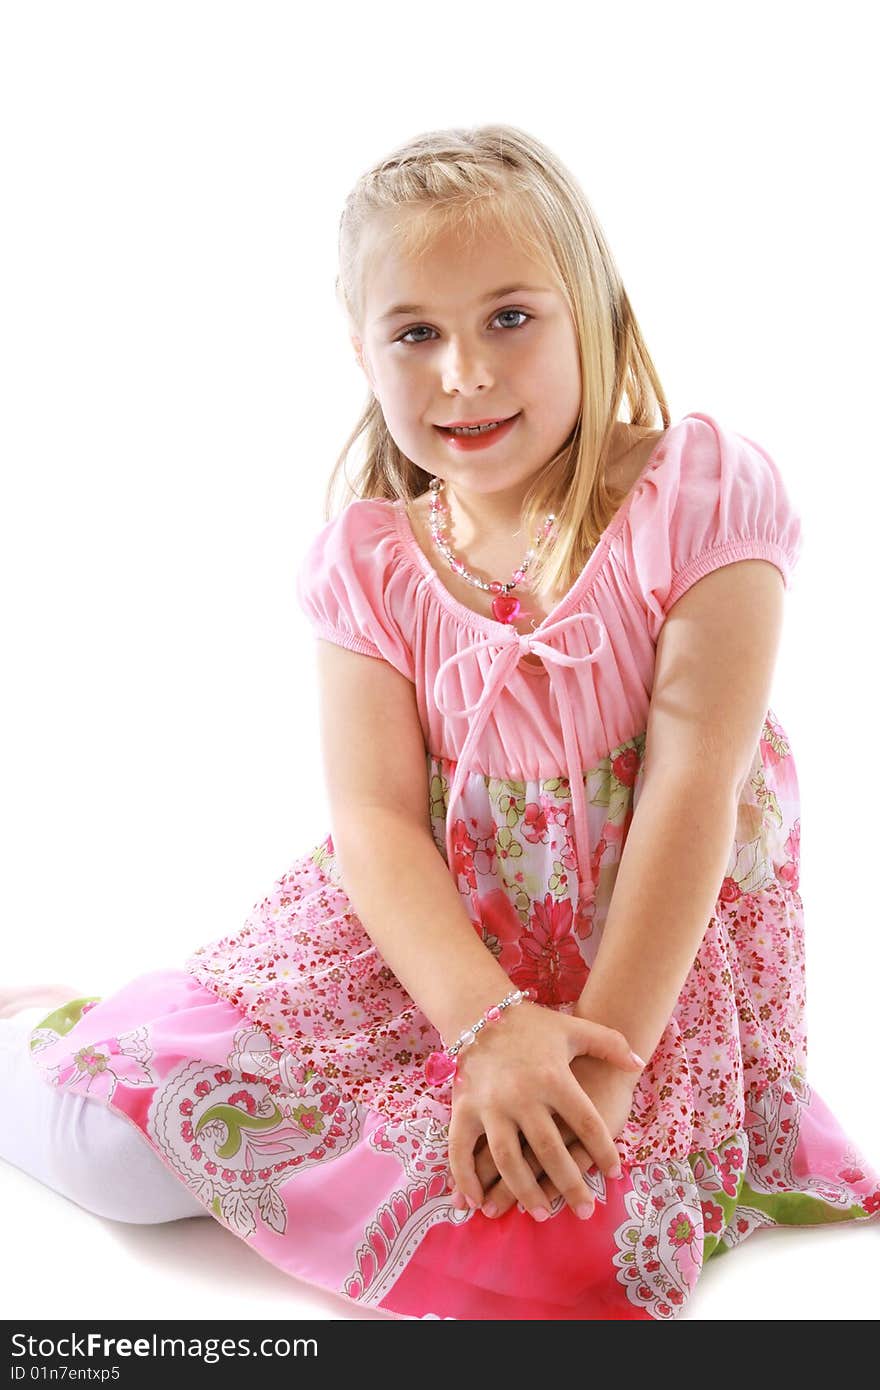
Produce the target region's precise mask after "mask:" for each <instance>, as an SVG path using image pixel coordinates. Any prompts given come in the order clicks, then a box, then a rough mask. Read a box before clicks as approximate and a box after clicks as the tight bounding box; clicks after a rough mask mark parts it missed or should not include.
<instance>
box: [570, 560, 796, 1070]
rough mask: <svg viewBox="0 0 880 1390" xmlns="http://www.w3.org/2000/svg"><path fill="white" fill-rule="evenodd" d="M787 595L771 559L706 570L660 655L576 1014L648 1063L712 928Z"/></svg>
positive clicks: (674, 618) (667, 629) (682, 604)
mask: <svg viewBox="0 0 880 1390" xmlns="http://www.w3.org/2000/svg"><path fill="white" fill-rule="evenodd" d="M783 600H784V585H783V580H782V575H781V574H780V572H779V570H778V569H777V568H776V567H775V566H773V565H772V564H770V562H769V561H765V560H751V559H750V560H740V561H737V562H735V563H733V564H728V565H724V566H722V567H721V568H720V569H716V570H713V571H711V572H710V573H709V574H707V575H705V576H704V577H703V578H702V579H700V580H698V581H697V582H696V583H695V584H693V585H692V586H691V588H690V589H688V590H687V591H686V592H685V593H684V594H683V595H682V596H681V598H680V599H678V601H677V602H676V603H675V604H673V606H672V608H671V610H670V612H669V614H668V616H667V618H666V621H665V623H664V625H663V628H662V629H661V632H660V638H659V640H658V643H657V657H656V664H655V672H654V686H653V690H652V695H651V707H650V711H649V717H648V730H647V736H646V762H645V769H644V781H643V785H642V792H641V796H640V798H639V802H638V805H637V808H636V812H635V814H634V816H633V819H632V823H631V825H630V828H629V833H628V836H627V840H626V845H625V847H624V852H623V856H622V858H621V862H620V868H619V870H618V874H617V880H616V883H615V886H614V892H613V894H612V900H611V905H610V907H609V910H608V917H607V920H606V922H605V927H604V931H603V936H602V942H601V945H600V947H599V950H598V953H597V956H596V960H595V962H594V965H593V969H592V971H591V973H590V976H589V979H588V980H587V984H586V986H585V988H584V991H583V993H582V994H581V997H580V999H579V1000H578V1003H577V1005H576V1007H575V1013H576V1014H578V1015H579V1016H581V1017H584V1018H586V1017H589V1018H591V1019H594V1020H595V1021H596V1022H598V1023H603V1024H605V1025H606V1026H607V1027H611V1028H619V1029H620V1031H621V1032H622V1033H623V1034H624V1036H625V1037H626V1038H627V1039H628V1041H629V1043H630V1045H631V1046H632V1047H634V1048H635V1049H636V1051H637V1052H639V1053H641V1055H642V1056H643V1057H650V1056H651V1055H652V1053H653V1052H654V1050H655V1048H656V1046H657V1043H658V1042H659V1040H660V1037H661V1035H662V1033H663V1030H664V1028H665V1027H666V1024H667V1023H668V1021H669V1018H670V1017H671V1015H672V1011H673V1009H674V1007H675V1002H676V1000H677V998H678V995H679V993H680V991H681V989H682V987H683V985H684V982H685V979H686V978H687V975H688V972H689V970H690V968H691V966H692V964H693V961H694V957H695V956H696V953H697V951H698V949H699V945H700V942H701V940H702V938H703V935H704V933H705V931H706V928H707V926H708V924H709V920H710V918H711V915H712V910H713V907H714V905H715V902H716V900H717V896H718V892H719V890H720V887H721V882H722V878H723V875H724V870H725V868H726V866H727V862H728V859H729V856H730V852H731V848H732V844H733V839H734V835H735V830H736V816H737V804H738V801H739V794H740V791H741V788H742V785H743V783H744V781H745V778H746V776H747V775H748V771H749V768H750V766H751V764H752V760H753V758H754V754H755V749H756V747H757V743H758V739H759V737H760V733H761V729H762V727H763V722H764V718H765V715H766V711H767V704H768V701H769V697H770V688H771V683H772V677H773V670H774V666H775V661H776V654H777V650H778V645H779V639H780V634H781V630H782V618H783Z"/></svg>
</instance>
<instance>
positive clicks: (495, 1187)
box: [453, 1056, 639, 1217]
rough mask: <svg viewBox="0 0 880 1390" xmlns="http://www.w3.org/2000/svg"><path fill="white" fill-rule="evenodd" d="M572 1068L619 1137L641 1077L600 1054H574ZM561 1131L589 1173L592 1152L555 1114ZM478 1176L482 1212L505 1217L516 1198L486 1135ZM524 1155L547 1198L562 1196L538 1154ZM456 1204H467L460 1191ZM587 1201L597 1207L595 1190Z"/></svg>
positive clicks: (580, 1165) (587, 1195)
mask: <svg viewBox="0 0 880 1390" xmlns="http://www.w3.org/2000/svg"><path fill="white" fill-rule="evenodd" d="M571 1070H572V1072H573V1073H574V1075H575V1078H576V1079H577V1081H578V1083H579V1084H580V1085H581V1086H582V1087H583V1089H584V1090H585V1091H586V1092H587V1094H588V1095H589V1097H590V1099H591V1100H592V1102H593V1104H594V1105H595V1106H596V1109H597V1110H598V1112H599V1114H600V1116H601V1118H602V1119H603V1120H604V1122H605V1124H606V1126H607V1128H608V1131H609V1133H610V1134H611V1135H613V1137H614V1138H615V1139H617V1138H618V1137H619V1136H620V1134H621V1133H622V1131H623V1127H624V1125H625V1124H626V1122H627V1120H628V1118H629V1115H630V1111H631V1109H632V1098H633V1093H634V1092H635V1089H636V1086H637V1085H638V1082H639V1078H638V1077H633V1076H631V1075H628V1074H627V1073H625V1072H621V1071H619V1070H618V1069H617V1068H615V1067H612V1066H609V1065H608V1064H607V1063H606V1062H604V1061H602V1059H601V1058H597V1057H589V1056H587V1057H583V1056H578V1057H575V1058H574V1059H573V1061H572V1063H571ZM554 1118H555V1120H556V1123H557V1125H558V1127H559V1130H560V1137H561V1138H562V1141H563V1143H564V1144H565V1145H566V1148H567V1149H568V1151H569V1153H570V1154H571V1157H572V1159H573V1161H574V1162H575V1163H576V1164H577V1167H578V1170H579V1171H580V1172H581V1173H587V1172H589V1171H590V1170H591V1169H593V1168H595V1166H596V1165H595V1163H594V1160H593V1158H592V1155H591V1154H590V1153H589V1151H588V1150H587V1149H585V1148H584V1146H583V1144H582V1143H581V1142H580V1140H579V1139H578V1136H577V1135H576V1134H575V1133H574V1131H573V1130H572V1129H571V1126H570V1125H568V1124H566V1122H565V1121H564V1120H562V1119H560V1118H559V1117H558V1116H555V1117H554ZM477 1148H478V1153H477V1161H476V1168H477V1176H478V1177H479V1179H480V1182H481V1184H482V1186H483V1190H484V1194H485V1195H484V1202H483V1211H484V1212H485V1211H486V1207H487V1206H489V1205H490V1204H491V1205H492V1206H494V1208H495V1211H494V1212H490V1213H487V1214H488V1215H492V1216H495V1217H498V1216H503V1215H504V1214H505V1212H506V1211H508V1210H509V1208H510V1207H511V1206H512V1205H513V1203H514V1201H515V1200H516V1199H515V1197H514V1196H513V1193H512V1192H511V1191H510V1189H509V1187H508V1186H507V1184H506V1183H505V1182H504V1179H503V1178H501V1177H500V1175H499V1173H498V1169H497V1167H496V1165H495V1162H494V1159H493V1158H492V1151H491V1149H490V1148H489V1146H488V1144H487V1143H486V1142H485V1135H484V1136H483V1138H482V1140H481V1141H480V1143H479V1144H478V1146H477ZM523 1157H524V1158H525V1160H526V1162H527V1163H528V1164H529V1167H530V1168H531V1169H532V1172H533V1173H534V1174H535V1177H536V1178H537V1179H538V1180H539V1181H538V1186H539V1187H540V1189H541V1191H542V1192H543V1193H544V1195H545V1197H546V1198H547V1199H548V1201H553V1200H554V1198H556V1197H558V1196H559V1190H558V1188H557V1187H556V1184H555V1183H554V1182H552V1181H551V1179H550V1178H548V1177H547V1176H546V1174H543V1170H542V1168H541V1164H540V1162H539V1160H538V1159H537V1158H536V1157H535V1155H534V1153H533V1151H532V1149H531V1148H530V1147H529V1146H528V1145H526V1146H525V1147H524V1148H523ZM453 1200H454V1204H455V1205H456V1206H462V1207H463V1206H464V1205H465V1202H464V1198H462V1197H461V1195H460V1194H453ZM583 1200H584V1202H586V1203H587V1204H588V1205H589V1206H590V1207H591V1209H592V1208H594V1206H595V1201H594V1197H593V1194H592V1192H591V1191H590V1189H589V1188H587V1187H585V1188H584V1198H583Z"/></svg>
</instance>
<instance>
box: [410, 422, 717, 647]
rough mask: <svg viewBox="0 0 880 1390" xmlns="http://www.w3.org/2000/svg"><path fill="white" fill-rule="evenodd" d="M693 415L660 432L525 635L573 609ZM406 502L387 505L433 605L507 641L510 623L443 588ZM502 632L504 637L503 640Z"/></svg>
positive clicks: (468, 625)
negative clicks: (569, 579)
mask: <svg viewBox="0 0 880 1390" xmlns="http://www.w3.org/2000/svg"><path fill="white" fill-rule="evenodd" d="M694 414H695V412H691V413H689V414H688V415H683V416H682V418H681V420H679V421H678V422H677V423H676V424H675V425H670V427H669V429H667V430H664V431H663V434H661V436H660V438H659V439H658V440H657V442H656V444H655V445H654V448H653V449H652V450H651V452H650V454H649V455H648V460H647V463H646V464H645V466H644V468H643V469H642V471H641V472H640V473H639V475H638V477H637V478H636V481H635V482H634V483H633V485H632V487H631V488H630V490H629V492H628V493H627V494H626V496H625V497H624V499H623V501H622V502H621V503H620V506H619V507H618V508H617V511H616V512H615V513H614V516H613V517H612V518H611V520H610V522H609V523H608V525H607V526H606V527H605V530H604V531H603V532H602V534H601V536H600V537H599V539H598V541H597V543H596V545H595V547H594V548H593V550H592V551H591V553H590V555H589V557H588V559H587V562H586V564H585V565H584V567H583V569H582V570H581V572H580V574H579V575H578V576H577V578H576V579H575V580H574V583H573V584H572V585H571V586H570V588H569V589H568V591H567V593H565V594H563V596H562V598H561V599H560V600H559V602H558V603H557V604H555V605H554V607H553V608H551V609H550V612H549V613H547V614H546V616H545V617H543V618H542V619H541V621H540V623H538V624H537V625H536V626H535V627H534V628H532V630H531V631H530V632H529V634H528V636H530V637H531V636H536V637H537V636H539V635H540V633H541V632H542V631H543V629H544V628H546V627H549V626H550V625H551V623H555V622H558V620H559V619H560V618H562V617H565V615H566V614H567V613H568V611H569V609H571V608H573V607H574V605H575V604H576V603H577V601H578V599H579V598H581V596H582V595H583V594H584V592H585V591H586V590H587V588H588V586H589V585H590V584H591V583H592V581H593V580H594V579H595V578H596V575H597V574H598V572H599V570H600V567H601V565H602V563H603V561H604V558H605V555H606V553H607V550H608V547H609V545H610V544H611V542H612V541H613V540H614V538H615V536H616V535H617V533H618V531H619V530H620V529H621V527H622V526H623V524H624V522H625V521H626V518H627V515H628V513H629V510H630V508H631V507H632V504H633V502H634V501H635V499H636V496H637V495H638V493H639V492H641V490H642V487H643V485H644V483H645V481H646V479H647V476H648V474H649V473H651V472H653V471H654V469H655V468H656V467H657V466H658V464H660V463H661V462H662V460H663V457H664V453H665V448H666V447H667V446H668V443H669V436H670V434H671V433H672V431H673V430H674V429H677V428H678V425H681V424H683V423H684V421H685V420H688V419H691V418H692V417H693V415H694ZM407 500H408V499H407V498H405V497H398V498H395V499H393V500H390V506H391V508H392V512H393V515H394V520H395V524H396V527H397V534H398V537H399V539H400V540H401V542H402V543H403V546H404V548H405V551H406V554H407V555H408V556H409V557H410V558H411V560H413V561H414V562H415V564H416V566H417V567H418V569H419V570H420V571H421V572H422V574H424V575H425V576H426V578H427V579H429V580H430V581H431V583H432V585H433V590H432V592H433V593H434V595H435V597H436V599H437V602H438V603H440V604H441V605H442V606H443V607H444V608H446V609H448V611H449V612H450V613H451V614H452V616H453V617H454V618H457V619H458V621H459V622H461V623H464V624H465V625H466V626H467V627H471V628H478V629H479V630H480V631H481V632H483V633H485V634H486V635H487V636H493V635H497V636H498V639H499V641H504V642H506V641H508V640H509V638H508V637H507V636H506V634H507V633H509V632H510V629H511V624H510V623H500V622H498V620H497V619H496V618H489V617H487V616H486V615H485V614H483V613H478V612H476V610H475V609H473V608H468V606H467V604H466V603H462V602H461V601H460V600H459V599H457V598H456V597H455V595H454V594H452V593H451V592H450V591H449V589H447V587H446V585H445V584H444V583H443V581H442V579H441V578H440V576H439V574H438V573H437V571H436V570H435V569H434V566H433V565H432V564H431V562H430V560H429V559H428V557H427V555H426V554H425V552H424V551H423V550H422V547H421V546H420V545H419V543H418V541H417V539H416V535H415V532H414V530H413V527H412V522H411V521H410V518H409V516H408V514H407V511H406V504H407ZM502 633H503V634H505V635H504V636H503V637H502Z"/></svg>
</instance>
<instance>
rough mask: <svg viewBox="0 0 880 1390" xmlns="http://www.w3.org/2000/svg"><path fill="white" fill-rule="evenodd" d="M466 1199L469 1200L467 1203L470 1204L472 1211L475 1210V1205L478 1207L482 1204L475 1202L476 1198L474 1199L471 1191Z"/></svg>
mask: <svg viewBox="0 0 880 1390" xmlns="http://www.w3.org/2000/svg"><path fill="white" fill-rule="evenodd" d="M465 1201H466V1202H467V1204H468V1206H469V1207H470V1209H471V1211H473V1209H474V1207H478V1206H479V1205H480V1204H479V1202H475V1201H474V1199H473V1197H472V1196H471V1195H470V1193H468V1194H467V1196H466V1197H465Z"/></svg>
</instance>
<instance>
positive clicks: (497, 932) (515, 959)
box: [470, 888, 522, 978]
mask: <svg viewBox="0 0 880 1390" xmlns="http://www.w3.org/2000/svg"><path fill="white" fill-rule="evenodd" d="M470 901H471V907H472V910H473V911H474V912H476V914H477V918H478V921H477V922H475V923H474V927H475V928H476V930H477V932H479V934H480V936H481V937H482V939H483V943H484V945H485V946H486V948H487V949H488V950H489V951H491V952H492V955H493V956H495V958H496V960H497V961H498V963H499V964H500V965H501V966H503V968H504V969H505V970H506V971H507V973H508V975H510V973H511V970H512V969H513V968H514V967H515V966H517V965H519V963H520V961H521V960H522V951H521V950H520V947H519V939H520V937H521V935H522V922H521V921H520V917H519V914H518V913H517V911H516V909H515V907H514V906H513V903H512V902H511V901H510V899H509V897H508V896H507V894H506V893H505V891H504V889H503V888H493V889H492V891H491V892H490V893H483V894H476V893H473V894H472V895H471V900H470ZM511 978H512V977H511Z"/></svg>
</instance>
